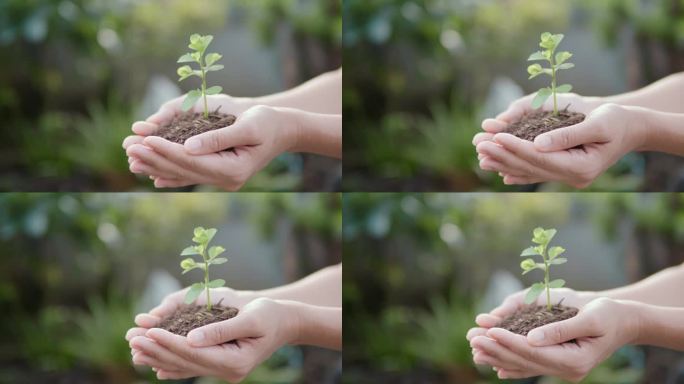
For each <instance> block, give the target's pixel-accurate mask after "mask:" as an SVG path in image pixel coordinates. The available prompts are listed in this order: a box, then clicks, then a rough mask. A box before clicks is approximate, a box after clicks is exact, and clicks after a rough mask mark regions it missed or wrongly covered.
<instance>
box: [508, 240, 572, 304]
mask: <svg viewBox="0 0 684 384" xmlns="http://www.w3.org/2000/svg"><path fill="white" fill-rule="evenodd" d="M555 235H556V230H555V229H553V228H552V229H544V228H539V227H537V228H535V229H534V231H533V237H532V242H533V243H535V244H537V245H535V246H531V247H529V248H526V249H525V250H523V251H522V253H521V254H520V256H521V257H525V256H541V258H542V260H543V261H544V262H543V263H537V262H535V261H534V259H532V258H527V259H525V260H523V261H522V263H520V267H521V268H522V269H523V273H522V274H523V275H524V274H526V273H528V272H530V271H533V270H535V269H541V270H542V271H544V281H542V282H540V283H534V284H532V286H531V287H530V290H529V291H527V295H525V304H532V303H533V302H534V301H535V300H537V297H539V295H541V293H542V291H544V290H546V308H547V309H548V310H549V311H550V310H551V290H550V289H551V288H561V287H562V286H564V285H565V280H563V279H556V280H553V281H549V268H550V267H551V265H560V264H565V263H566V262H567V261H568V260H567V259H566V258H564V257H558V256H560V255H561V254H562V253H563V252H565V248H563V247H558V246H555V247H551V248H549V243H551V239H553V237H554V236H555Z"/></svg>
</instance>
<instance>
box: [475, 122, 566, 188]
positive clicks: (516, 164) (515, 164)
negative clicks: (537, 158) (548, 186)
mask: <svg viewBox="0 0 684 384" xmlns="http://www.w3.org/2000/svg"><path fill="white" fill-rule="evenodd" d="M499 135H506V136H512V135H507V134H502V133H499V134H497V136H495V140H496V137H498V136H499ZM530 144H531V143H530ZM478 150H479V151H480V152H482V153H484V154H485V155H487V156H489V157H491V158H492V159H493V160H496V161H498V162H499V163H501V164H502V165H503V166H504V167H505V169H504V170H503V171H504V173H508V174H515V175H525V176H528V177H530V176H533V177H539V178H543V179H546V180H554V179H555V178H556V177H555V176H554V175H553V174H552V173H551V172H550V171H548V170H546V169H544V168H540V167H537V166H535V165H532V164H530V163H529V162H528V161H527V160H526V159H525V158H523V157H522V156H518V155H517V154H516V153H513V152H511V151H509V150H508V149H506V148H504V147H502V146H501V145H498V144H495V143H493V142H484V143H480V145H478ZM535 152H536V151H535ZM506 170H508V172H506Z"/></svg>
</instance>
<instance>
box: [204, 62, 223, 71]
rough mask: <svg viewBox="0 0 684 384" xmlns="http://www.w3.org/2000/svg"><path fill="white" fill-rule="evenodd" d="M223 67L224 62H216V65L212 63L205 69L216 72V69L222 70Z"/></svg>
mask: <svg viewBox="0 0 684 384" xmlns="http://www.w3.org/2000/svg"><path fill="white" fill-rule="evenodd" d="M222 69H223V64H215V65H212V66H210V67H207V69H205V71H207V72H214V71H220V70H222Z"/></svg>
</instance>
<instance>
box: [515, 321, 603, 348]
mask: <svg viewBox="0 0 684 384" xmlns="http://www.w3.org/2000/svg"><path fill="white" fill-rule="evenodd" d="M587 336H594V334H593V330H592V328H591V327H590V326H589V325H588V324H587V322H586V318H585V317H584V316H582V314H581V313H580V314H578V315H577V316H575V317H572V318H570V319H567V320H562V321H559V322H556V323H551V324H546V325H543V326H541V327H539V328H535V329H533V330H531V331H530V332H529V333H528V334H527V342H528V343H529V344H530V345H532V346H535V347H543V346H547V345H555V344H561V343H565V342H567V341H570V340H574V339H577V338H580V337H587Z"/></svg>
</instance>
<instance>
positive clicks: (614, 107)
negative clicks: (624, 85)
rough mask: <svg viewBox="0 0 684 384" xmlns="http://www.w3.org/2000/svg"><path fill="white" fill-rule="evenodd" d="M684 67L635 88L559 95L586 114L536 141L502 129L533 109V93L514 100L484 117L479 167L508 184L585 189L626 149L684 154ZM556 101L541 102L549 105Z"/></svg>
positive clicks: (478, 147)
mask: <svg viewBox="0 0 684 384" xmlns="http://www.w3.org/2000/svg"><path fill="white" fill-rule="evenodd" d="M683 90H684V72H682V73H678V74H674V75H670V76H668V77H666V78H664V79H661V80H659V81H657V82H655V83H653V84H651V85H649V86H647V87H644V88H642V89H639V90H637V91H634V92H629V93H625V94H620V95H615V96H608V97H584V96H580V95H577V94H574V93H570V94H560V95H558V105H559V108H565V107H566V106H568V105H569V106H570V108H569V109H570V110H572V111H575V112H581V113H584V114H586V115H587V117H586V119H585V121H583V122H582V123H579V124H576V125H573V126H570V127H565V128H561V129H557V130H554V131H552V132H547V133H545V134H542V135H539V136H538V137H537V138H536V139H535V140H534V142H529V141H526V140H522V139H519V138H517V137H515V136H513V135H510V134H507V133H502V132H501V131H503V130H504V129H505V128H506V126H507V125H508V124H509V123H511V122H514V121H517V120H519V119H520V118H521V117H522V116H523V114H525V113H528V112H531V111H532V107H531V102H532V98H533V97H534V95H528V96H525V97H523V98H521V99H519V100H517V101H515V102H513V103H512V104H511V105H510V106H509V107H508V109H507V110H506V111H504V112H503V113H501V114H500V115H498V116H497V117H496V118H494V119H486V120H484V121H483V122H482V129H483V130H484V132H481V133H478V134H476V135H475V137H474V138H473V145H475V147H476V150H477V152H478V159H479V161H480V168H482V169H483V170H486V171H492V172H497V173H499V175H500V176H502V177H503V181H504V183H505V184H534V183H540V182H545V181H558V182H561V183H564V184H567V185H570V186H572V187H575V188H585V187H587V186H589V185H591V183H592V182H593V181H594V180H595V179H596V178H597V177H599V176H600V175H601V174H603V172H605V170H607V169H608V168H610V167H611V166H612V165H613V164H615V163H616V162H617V161H618V160H619V159H620V158H621V157H623V156H624V155H625V154H627V153H629V152H633V151H655V152H663V153H670V154H674V155H678V156H684V103H681V95H682V92H683ZM551 103H552V102H551V101H550V100H549V101H547V102H546V104H545V105H544V106H543V107H542V108H543V109H544V110H550V109H551V108H552V107H551Z"/></svg>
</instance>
